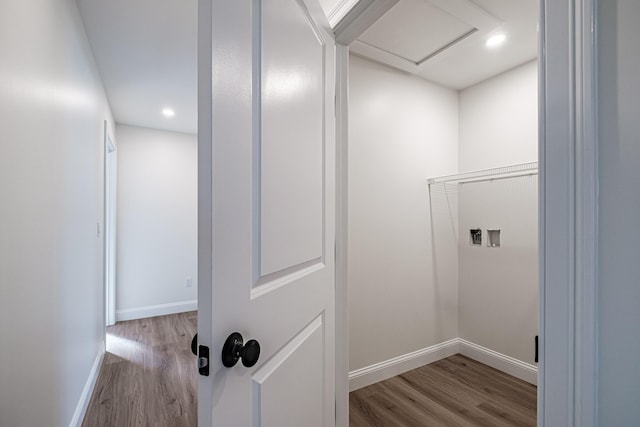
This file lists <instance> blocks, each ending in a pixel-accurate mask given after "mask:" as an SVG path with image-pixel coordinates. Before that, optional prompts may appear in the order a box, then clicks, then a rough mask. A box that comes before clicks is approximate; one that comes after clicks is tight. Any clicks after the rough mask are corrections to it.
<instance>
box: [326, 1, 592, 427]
mask: <svg viewBox="0 0 640 427" xmlns="http://www.w3.org/2000/svg"><path fill="white" fill-rule="evenodd" d="M396 2H397V0H362V1H361V2H360V3H358V5H356V7H354V8H353V9H352V10H351V11H350V12H349V13H347V14H346V15H345V17H344V18H343V19H342V20H341V21H340V22H339V23H338V24H337V25H336V27H335V35H336V55H337V61H336V64H337V67H338V70H337V73H336V80H337V81H336V85H337V86H336V115H337V120H336V156H337V157H336V168H337V170H336V185H337V189H336V194H337V210H336V215H337V220H336V257H337V262H336V399H337V404H336V421H337V422H336V425H338V426H345V427H346V426H348V417H349V413H348V411H349V401H348V399H349V397H348V387H349V379H348V372H349V369H348V363H349V362H348V361H349V349H348V346H349V332H348V331H349V320H348V319H349V316H348V300H347V298H348V288H347V249H348V247H347V243H348V238H347V236H348V217H347V214H348V165H347V163H348V103H349V92H348V75H349V71H348V70H349V68H348V67H349V48H348V45H349V44H350V43H351V42H352V41H353V40H355V39H356V38H357V37H358V36H359V35H360V34H361V33H362V32H363V31H364V30H366V29H367V28H368V27H369V26H370V25H371V24H373V23H374V22H375V21H376V20H377V19H378V18H379V17H380V16H381V15H382V14H384V12H386V11H387V10H388V9H389V8H391V7H392V6H393V5H394V4H395V3H396ZM539 17H540V26H539V28H540V29H539V34H540V36H539V59H538V64H539V65H538V66H539V101H538V103H539V144H538V145H539V175H540V180H539V222H540V227H539V230H540V231H539V233H540V234H539V248H540V249H539V251H540V261H539V277H540V297H539V298H540V304H539V305H540V347H539V351H540V363H539V365H538V425H539V426H547V425H548V426H559V425H581V426H596V425H597V416H598V414H597V375H596V373H597V363H598V360H597V297H598V283H597V274H598V272H597V261H598V258H597V255H598V241H597V236H598V234H597V225H598V223H597V221H598V206H597V194H598V158H597V154H598V135H597V125H596V123H597V117H598V112H597V105H598V104H597V101H598V99H597V86H596V83H597V68H596V65H597V62H596V61H597V53H598V52H597V25H596V24H597V20H596V19H597V0H553V1H551V0H539Z"/></svg>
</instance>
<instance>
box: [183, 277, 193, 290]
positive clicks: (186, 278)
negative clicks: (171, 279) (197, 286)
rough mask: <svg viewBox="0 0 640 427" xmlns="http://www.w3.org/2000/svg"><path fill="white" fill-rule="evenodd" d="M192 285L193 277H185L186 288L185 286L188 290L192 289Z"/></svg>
mask: <svg viewBox="0 0 640 427" xmlns="http://www.w3.org/2000/svg"><path fill="white" fill-rule="evenodd" d="M191 285H193V280H192V279H191V276H187V277H185V279H184V286H185V287H186V288H190V287H191Z"/></svg>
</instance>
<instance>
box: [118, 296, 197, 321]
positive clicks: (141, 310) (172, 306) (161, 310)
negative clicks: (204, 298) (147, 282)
mask: <svg viewBox="0 0 640 427" xmlns="http://www.w3.org/2000/svg"><path fill="white" fill-rule="evenodd" d="M197 309H198V300H191V301H182V302H172V303H168V304H158V305H148V306H146V307H134V308H125V309H122V310H117V311H116V321H118V322H121V321H123V320H134V319H145V318H147V317H155V316H164V315H166V314H176V313H185V312H187V311H195V310H197Z"/></svg>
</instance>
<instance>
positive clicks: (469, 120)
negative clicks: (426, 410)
mask: <svg viewBox="0 0 640 427" xmlns="http://www.w3.org/2000/svg"><path fill="white" fill-rule="evenodd" d="M537 16H538V4H537V1H535V0H527V1H520V2H510V1H501V0H473V1H467V0H459V1H450V2H444V1H437V0H401V1H400V2H399V3H397V4H396V5H395V6H393V7H392V8H391V9H390V10H389V11H388V12H387V13H386V14H385V15H384V16H383V17H382V18H380V20H379V21H377V22H376V23H375V24H373V26H371V27H370V28H369V29H368V30H367V31H365V32H364V33H363V34H362V35H361V36H360V38H359V39H358V40H357V41H356V42H354V43H353V45H352V46H351V47H350V51H351V54H350V64H349V67H350V69H349V143H348V144H349V148H348V171H349V172H348V211H349V214H348V288H349V340H350V341H349V355H350V356H349V371H350V374H349V379H350V390H351V391H353V390H358V389H360V388H362V387H365V386H368V385H370V384H373V383H376V382H378V381H381V380H384V379H386V378H390V377H393V376H395V375H398V374H401V373H403V372H406V371H408V370H411V369H414V368H416V367H419V366H423V365H426V364H428V363H432V362H435V361H438V360H440V359H443V358H445V357H448V356H451V355H453V354H457V353H461V354H463V355H465V356H467V357H469V358H471V359H475V360H477V361H479V362H482V363H484V364H486V365H489V366H492V367H494V368H496V369H498V370H501V371H504V372H506V373H508V374H510V375H513V376H515V377H517V378H520V379H522V380H524V381H526V382H529V383H531V384H536V379H537V360H536V336H537V334H538V310H539V303H538V175H537V173H538V164H537V161H538V63H537Z"/></svg>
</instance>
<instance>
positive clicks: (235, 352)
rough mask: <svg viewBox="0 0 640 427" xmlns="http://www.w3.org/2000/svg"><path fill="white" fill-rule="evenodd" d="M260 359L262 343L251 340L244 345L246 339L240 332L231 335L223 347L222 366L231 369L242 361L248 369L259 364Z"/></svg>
mask: <svg viewBox="0 0 640 427" xmlns="http://www.w3.org/2000/svg"><path fill="white" fill-rule="evenodd" d="M259 357H260V343H258V341H256V340H249V341H247V343H246V344H245V343H244V339H243V338H242V335H240V333H239V332H234V333H232V334H231V335H229V338H227V340H226V341H225V342H224V346H223V347H222V364H223V365H224V366H225V367H227V368H231V367H232V366H235V365H236V363H238V360H239V359H242V364H243V365H244V366H246V367H247V368H250V367H252V366H253V365H255V364H256V363H258V358H259Z"/></svg>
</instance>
